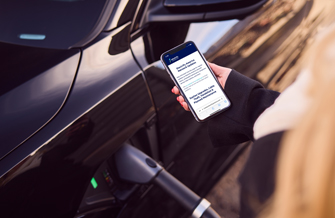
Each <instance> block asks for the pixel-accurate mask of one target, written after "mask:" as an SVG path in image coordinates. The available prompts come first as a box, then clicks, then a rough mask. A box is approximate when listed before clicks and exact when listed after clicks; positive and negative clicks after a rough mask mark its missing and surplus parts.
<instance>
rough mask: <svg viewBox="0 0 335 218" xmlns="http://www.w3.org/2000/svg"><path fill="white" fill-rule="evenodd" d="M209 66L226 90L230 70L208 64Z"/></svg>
mask: <svg viewBox="0 0 335 218" xmlns="http://www.w3.org/2000/svg"><path fill="white" fill-rule="evenodd" d="M207 63H208V65H209V66H210V68H211V69H212V71H213V72H214V74H215V75H216V76H217V78H218V80H219V82H220V84H221V85H222V87H223V88H224V87H225V85H226V81H227V79H228V76H229V74H230V72H231V69H230V68H227V67H221V66H219V65H216V64H213V63H210V62H207Z"/></svg>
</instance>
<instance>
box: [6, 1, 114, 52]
mask: <svg viewBox="0 0 335 218" xmlns="http://www.w3.org/2000/svg"><path fill="white" fill-rule="evenodd" d="M111 1H113V2H115V1H116V0H30V1H27V0H6V1H1V3H0V29H1V31H0V41H1V42H7V43H12V44H19V45H27V46H36V47H44V48H59V49H62V48H69V47H71V46H73V45H75V44H76V43H78V42H80V41H81V40H83V39H84V38H85V37H86V36H88V35H89V34H90V33H91V32H92V31H93V29H94V28H96V26H97V25H98V23H99V22H100V21H101V19H102V18H101V14H102V13H104V10H105V8H106V6H107V5H111ZM113 5H114V3H113ZM109 9H110V8H109ZM109 14H110V13H109Z"/></svg>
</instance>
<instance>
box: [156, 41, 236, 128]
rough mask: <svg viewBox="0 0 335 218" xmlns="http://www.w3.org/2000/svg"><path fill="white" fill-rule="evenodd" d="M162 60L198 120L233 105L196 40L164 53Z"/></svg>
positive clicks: (203, 119) (205, 118) (202, 119)
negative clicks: (196, 44) (195, 42)
mask: <svg viewBox="0 0 335 218" xmlns="http://www.w3.org/2000/svg"><path fill="white" fill-rule="evenodd" d="M161 61H162V62H163V65H164V67H165V68H166V70H167V71H168V73H169V74H170V77H171V79H172V80H173V81H174V83H175V84H176V86H177V87H178V90H179V91H180V94H181V95H182V96H183V99H184V100H185V101H186V103H187V105H188V106H189V108H190V110H191V112H192V114H193V116H194V117H195V119H196V120H197V121H199V122H201V121H205V120H207V119H209V118H210V117H212V116H215V115H217V114H218V113H220V112H222V111H224V110H226V109H227V108H229V106H230V101H229V99H228V98H227V96H226V94H225V93H224V91H223V88H222V87H221V84H220V83H219V81H218V79H217V78H216V76H215V75H214V73H213V72H212V70H211V68H210V67H209V66H208V64H207V62H206V60H205V58H204V57H203V56H202V54H201V53H200V52H199V50H198V49H197V47H196V46H195V44H194V43H193V42H186V43H183V44H181V45H179V46H177V47H175V48H173V49H171V50H169V51H167V52H165V53H163V54H162V55H161Z"/></svg>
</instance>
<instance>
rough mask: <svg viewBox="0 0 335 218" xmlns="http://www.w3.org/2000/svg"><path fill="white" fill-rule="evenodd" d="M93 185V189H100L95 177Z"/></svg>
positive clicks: (92, 180)
mask: <svg viewBox="0 0 335 218" xmlns="http://www.w3.org/2000/svg"><path fill="white" fill-rule="evenodd" d="M91 184H92V186H93V188H95V189H96V188H97V187H98V183H97V181H96V180H95V179H94V177H93V178H92V179H91Z"/></svg>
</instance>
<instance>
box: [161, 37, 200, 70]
mask: <svg viewBox="0 0 335 218" xmlns="http://www.w3.org/2000/svg"><path fill="white" fill-rule="evenodd" d="M195 51H197V48H196V47H195V45H194V44H193V43H192V42H189V43H188V44H187V45H186V46H185V48H184V49H182V50H180V51H177V52H176V53H174V54H169V53H168V54H166V55H165V56H164V61H165V63H166V64H167V65H170V64H173V63H174V62H176V61H178V60H180V59H182V58H184V57H186V56H188V55H190V54H192V53H193V52H195Z"/></svg>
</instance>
